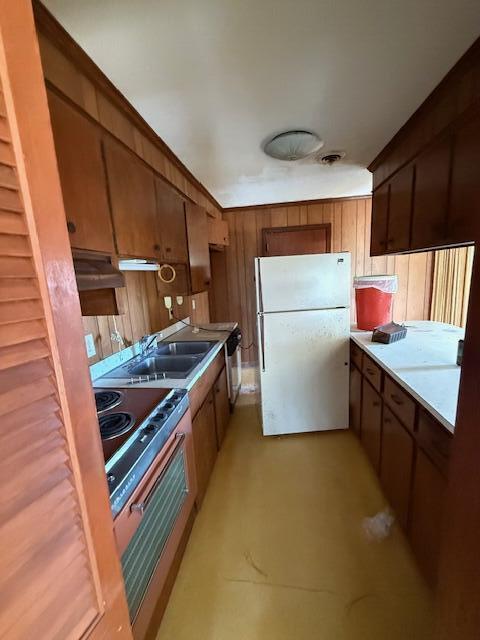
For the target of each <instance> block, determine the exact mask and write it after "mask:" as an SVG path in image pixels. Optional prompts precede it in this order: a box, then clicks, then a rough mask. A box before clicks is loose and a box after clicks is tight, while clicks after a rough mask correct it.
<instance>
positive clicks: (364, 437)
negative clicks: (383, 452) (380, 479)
mask: <svg viewBox="0 0 480 640" xmlns="http://www.w3.org/2000/svg"><path fill="white" fill-rule="evenodd" d="M360 434H361V441H362V445H363V446H364V448H365V451H366V452H367V455H368V457H369V458H370V462H371V463H372V465H373V468H374V469H375V471H376V472H377V473H378V471H379V468H380V443H381V434H382V400H381V398H380V395H379V394H378V393H377V392H376V391H375V389H374V388H373V387H372V385H371V384H370V383H369V382H367V380H364V381H363V388H362V424H361V427H360Z"/></svg>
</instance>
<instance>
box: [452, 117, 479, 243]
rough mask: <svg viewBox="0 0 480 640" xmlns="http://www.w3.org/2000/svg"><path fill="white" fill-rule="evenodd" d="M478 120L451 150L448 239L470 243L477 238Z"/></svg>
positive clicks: (461, 132)
mask: <svg viewBox="0 0 480 640" xmlns="http://www.w3.org/2000/svg"><path fill="white" fill-rule="evenodd" d="M479 167H480V118H478V119H475V120H473V121H471V122H469V123H468V124H467V125H465V126H464V127H462V128H461V129H460V130H459V131H458V132H457V134H456V136H455V141H454V147H453V161H452V177H451V189H450V208H449V214H448V238H449V240H450V241H452V242H458V243H460V242H461V243H465V242H473V241H475V240H478V238H480V211H479V207H480V177H479V176H480V174H479Z"/></svg>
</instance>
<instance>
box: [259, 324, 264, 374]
mask: <svg viewBox="0 0 480 640" xmlns="http://www.w3.org/2000/svg"><path fill="white" fill-rule="evenodd" d="M258 321H259V324H260V355H261V358H262V362H261V363H260V366H261V367H262V371H265V320H264V318H263V313H259V314H258Z"/></svg>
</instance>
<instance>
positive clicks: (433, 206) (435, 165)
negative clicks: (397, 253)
mask: <svg viewBox="0 0 480 640" xmlns="http://www.w3.org/2000/svg"><path fill="white" fill-rule="evenodd" d="M451 150H452V138H451V137H450V136H449V137H446V138H445V137H444V138H442V139H441V140H439V141H438V142H435V144H434V145H433V146H432V147H430V148H429V149H427V150H426V151H425V152H424V153H422V154H421V155H420V156H419V157H418V159H417V160H416V163H415V192H414V202H413V215H412V242H411V247H412V249H428V248H430V247H439V246H441V245H443V244H445V243H446V241H447V206H448V186H449V177H450V165H451Z"/></svg>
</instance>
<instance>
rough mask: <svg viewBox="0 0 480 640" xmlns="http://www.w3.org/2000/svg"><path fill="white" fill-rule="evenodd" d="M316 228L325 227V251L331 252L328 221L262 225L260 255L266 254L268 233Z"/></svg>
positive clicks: (314, 229) (329, 224) (330, 233)
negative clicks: (281, 225) (279, 225)
mask: <svg viewBox="0 0 480 640" xmlns="http://www.w3.org/2000/svg"><path fill="white" fill-rule="evenodd" d="M318 229H325V231H326V234H325V235H326V244H327V251H326V252H325V253H331V251H332V225H331V223H330V222H324V223H322V224H299V225H295V226H289V227H264V228H263V229H262V256H264V257H265V256H267V234H268V233H288V232H290V231H308V230H310V231H316V230H318Z"/></svg>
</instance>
